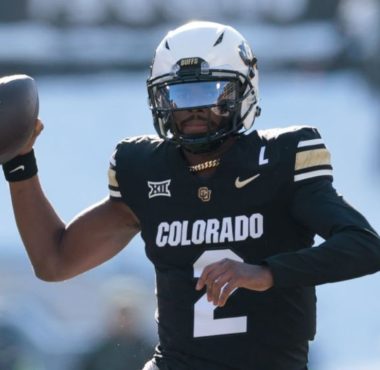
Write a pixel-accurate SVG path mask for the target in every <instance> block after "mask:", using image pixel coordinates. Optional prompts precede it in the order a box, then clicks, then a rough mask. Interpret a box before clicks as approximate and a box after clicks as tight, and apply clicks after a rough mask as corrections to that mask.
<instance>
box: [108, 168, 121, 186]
mask: <svg viewBox="0 0 380 370" xmlns="http://www.w3.org/2000/svg"><path fill="white" fill-rule="evenodd" d="M108 184H109V185H111V186H114V187H115V188H118V187H119V183H118V182H117V180H116V171H114V170H113V169H111V168H110V169H109V170H108Z"/></svg>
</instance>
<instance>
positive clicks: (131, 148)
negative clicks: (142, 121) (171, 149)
mask: <svg viewBox="0 0 380 370" xmlns="http://www.w3.org/2000/svg"><path fill="white" fill-rule="evenodd" d="M163 143H164V140H163V139H160V138H159V137H158V136H153V135H144V136H135V137H131V138H126V139H124V140H122V141H121V142H120V143H119V144H118V145H117V146H116V149H115V151H114V152H113V153H112V156H111V158H110V166H109V169H108V188H109V191H110V196H111V198H115V199H121V198H122V194H121V190H120V181H119V176H118V172H120V170H119V169H120V168H122V169H123V170H124V169H126V168H128V170H130V171H131V172H132V171H133V168H134V167H136V166H137V167H139V166H141V165H144V164H145V165H146V164H147V163H149V161H150V160H149V158H150V156H151V155H152V154H153V152H154V150H155V149H156V148H158V147H159V146H161V145H162V144H163Z"/></svg>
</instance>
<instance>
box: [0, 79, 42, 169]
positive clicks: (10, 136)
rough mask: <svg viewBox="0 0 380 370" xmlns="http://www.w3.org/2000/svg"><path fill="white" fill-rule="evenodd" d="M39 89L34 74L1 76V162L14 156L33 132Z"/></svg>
mask: <svg viewBox="0 0 380 370" xmlns="http://www.w3.org/2000/svg"><path fill="white" fill-rule="evenodd" d="M38 107H39V104H38V91H37V86H36V83H35V81H34V80H33V78H31V77H29V76H27V75H12V76H5V77H2V78H0V164H3V163H4V162H7V161H9V160H10V159H12V158H13V157H15V156H16V155H17V154H18V153H19V151H20V150H21V149H22V147H23V146H24V145H25V144H26V143H27V141H28V140H29V139H30V137H31V136H32V134H33V130H34V125H35V121H36V119H37V116H38Z"/></svg>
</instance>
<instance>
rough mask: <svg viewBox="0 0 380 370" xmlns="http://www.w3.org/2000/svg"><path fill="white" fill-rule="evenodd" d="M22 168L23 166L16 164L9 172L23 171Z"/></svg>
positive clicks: (23, 168)
mask: <svg viewBox="0 0 380 370" xmlns="http://www.w3.org/2000/svg"><path fill="white" fill-rule="evenodd" d="M24 170H25V166H24V165H21V166H18V167H16V168H14V169H13V170H12V171H9V173H13V172H16V171H24Z"/></svg>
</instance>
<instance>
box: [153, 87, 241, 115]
mask: <svg viewBox="0 0 380 370" xmlns="http://www.w3.org/2000/svg"><path fill="white" fill-rule="evenodd" d="M237 88H238V86H237V83H236V82H235V81H196V82H187V83H180V84H172V85H170V84H163V85H158V86H157V87H156V91H155V94H154V98H155V99H154V100H155V103H156V107H157V108H164V109H166V108H171V109H184V108H195V107H202V106H212V105H219V104H223V103H224V102H226V101H228V100H235V99H236V97H237Z"/></svg>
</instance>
